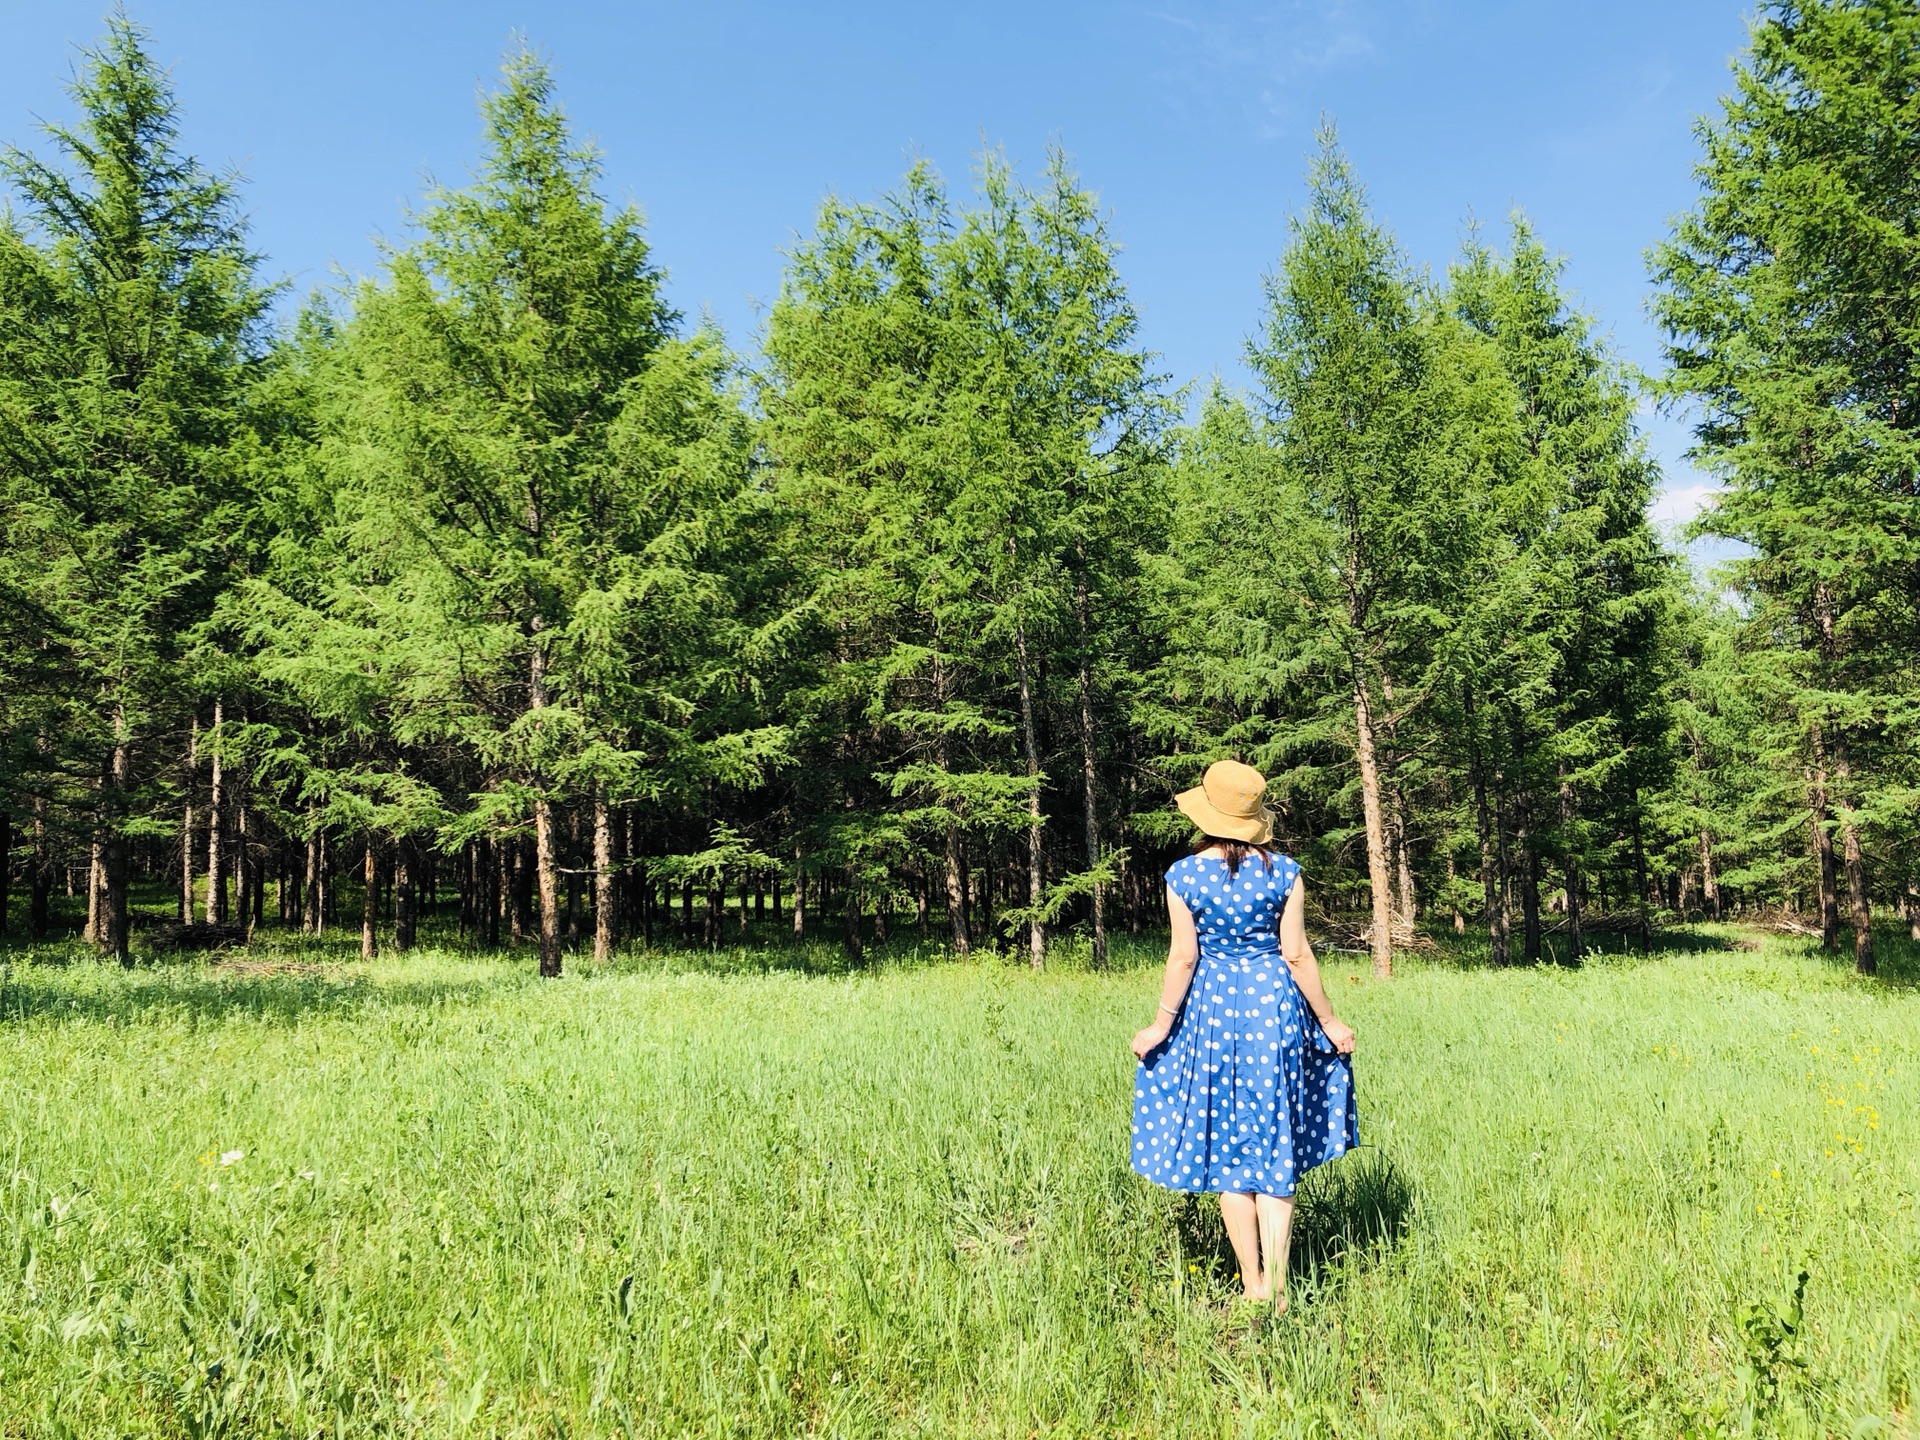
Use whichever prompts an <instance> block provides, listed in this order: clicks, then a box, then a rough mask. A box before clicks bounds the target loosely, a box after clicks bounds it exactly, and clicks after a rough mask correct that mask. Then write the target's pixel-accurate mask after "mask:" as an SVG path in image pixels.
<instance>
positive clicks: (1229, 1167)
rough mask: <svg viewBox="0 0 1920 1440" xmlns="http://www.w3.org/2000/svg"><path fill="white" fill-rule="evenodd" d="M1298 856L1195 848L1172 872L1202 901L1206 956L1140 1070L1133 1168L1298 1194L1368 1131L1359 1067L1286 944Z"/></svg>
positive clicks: (1206, 1185) (1192, 906)
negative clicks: (1308, 1176) (1296, 978)
mask: <svg viewBox="0 0 1920 1440" xmlns="http://www.w3.org/2000/svg"><path fill="white" fill-rule="evenodd" d="M1299 875H1300V867H1299V866H1298V865H1297V864H1295V863H1294V862H1293V861H1292V860H1290V859H1288V858H1287V857H1285V856H1283V855H1276V856H1274V857H1273V867H1272V869H1271V870H1269V869H1268V868H1267V867H1266V866H1265V865H1264V864H1263V863H1262V862H1261V859H1260V857H1259V855H1257V854H1256V855H1252V856H1250V857H1248V858H1247V859H1246V860H1244V861H1242V862H1241V865H1240V873H1239V874H1238V875H1233V874H1230V873H1229V872H1228V870H1227V862H1226V861H1224V860H1214V859H1209V858H1207V857H1204V856H1199V855H1190V856H1188V857H1187V858H1186V859H1184V860H1181V861H1180V862H1179V863H1177V864H1176V865H1174V866H1173V868H1172V869H1170V870H1168V871H1167V885H1168V887H1169V888H1170V889H1171V890H1172V891H1173V893H1174V894H1176V895H1178V896H1179V897H1180V898H1181V899H1182V900H1183V901H1185V902H1186V906H1187V908H1188V909H1189V910H1191V911H1192V912H1193V918H1194V924H1195V926H1196V927H1197V928H1198V930H1199V932H1200V959H1199V962H1198V963H1197V964H1196V965H1195V967H1194V972H1193V984H1192V985H1191V986H1190V987H1189V989H1188V991H1187V998H1186V1000H1185V1001H1184V1002H1183V1003H1182V1004H1181V1006H1180V1014H1179V1015H1178V1016H1177V1017H1176V1018H1175V1020H1174V1022H1173V1029H1172V1031H1171V1032H1170V1033H1169V1034H1168V1035H1167V1038H1166V1040H1165V1041H1164V1042H1162V1044H1161V1045H1160V1047H1159V1048H1158V1049H1156V1050H1151V1051H1149V1052H1148V1053H1147V1058H1146V1059H1145V1060H1143V1061H1141V1062H1140V1068H1139V1071H1138V1072H1137V1073H1136V1076H1135V1079H1134V1083H1133V1168H1134V1169H1135V1170H1138V1171H1139V1172H1140V1173H1141V1174H1142V1175H1144V1176H1146V1177H1147V1179H1149V1180H1151V1181H1153V1182H1154V1183H1155V1184H1156V1185H1164V1186H1166V1187H1167V1188H1168V1189H1169V1190H1192V1191H1205V1192H1211V1193H1219V1192H1227V1191H1231V1192H1237V1193H1240V1194H1256V1195H1291V1194H1293V1187H1294V1185H1295V1183H1296V1182H1297V1181H1298V1180H1299V1178H1300V1176H1302V1175H1304V1174H1305V1173H1306V1172H1307V1171H1309V1170H1311V1169H1312V1168H1313V1167H1314V1166H1316V1165H1321V1164H1324V1163H1325V1162H1327V1161H1328V1160H1331V1159H1333V1157H1334V1156H1336V1155H1340V1154H1343V1153H1344V1152H1346V1151H1347V1150H1349V1149H1351V1148H1352V1147H1353V1146H1354V1145H1356V1144H1358V1143H1359V1140H1360V1125H1359V1119H1358V1117H1357V1115H1356V1112H1355V1107H1354V1097H1353V1067H1352V1064H1351V1063H1350V1062H1349V1061H1348V1059H1347V1057H1346V1056H1344V1055H1341V1054H1338V1053H1337V1052H1336V1051H1335V1050H1334V1048H1333V1042H1332V1041H1331V1040H1329V1039H1327V1036H1326V1032H1325V1031H1323V1030H1322V1029H1321V1028H1320V1023H1319V1021H1317V1020H1315V1019H1314V1018H1313V1012H1312V1011H1311V1010H1310V1009H1308V1008H1307V1002H1306V997H1305V996H1303V995H1302V994H1301V993H1300V987H1299V986H1298V985H1296V984H1294V982H1293V973H1292V972H1291V971H1290V970H1288V968H1287V965H1286V962H1285V961H1284V960H1282V959H1281V958H1280V911H1281V910H1282V908H1283V907H1284V906H1285V905H1286V900H1287V894H1288V892H1289V891H1291V890H1292V889H1293V883H1294V881H1295V880H1296V879H1298V878H1299Z"/></svg>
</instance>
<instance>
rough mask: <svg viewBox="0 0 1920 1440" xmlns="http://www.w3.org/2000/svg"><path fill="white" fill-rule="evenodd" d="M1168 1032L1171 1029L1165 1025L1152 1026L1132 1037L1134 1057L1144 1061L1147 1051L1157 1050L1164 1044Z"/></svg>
mask: <svg viewBox="0 0 1920 1440" xmlns="http://www.w3.org/2000/svg"><path fill="white" fill-rule="evenodd" d="M1170 1031H1171V1027H1170V1026H1167V1025H1160V1024H1154V1025H1149V1026H1147V1028H1146V1029H1144V1030H1142V1031H1141V1032H1140V1033H1139V1034H1138V1035H1136V1036H1134V1037H1133V1053H1134V1055H1135V1057H1136V1058H1138V1059H1141V1060H1144V1059H1146V1058H1147V1052H1148V1051H1150V1050H1157V1049H1159V1048H1160V1046H1161V1045H1163V1044H1164V1043H1166V1038H1167V1036H1168V1034H1169V1033H1170Z"/></svg>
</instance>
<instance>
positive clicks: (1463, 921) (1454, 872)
mask: <svg viewBox="0 0 1920 1440" xmlns="http://www.w3.org/2000/svg"><path fill="white" fill-rule="evenodd" d="M1459 878H1460V871H1459V869H1458V868H1457V867H1456V865H1455V863H1454V856H1453V844H1452V842H1451V841H1449V842H1448V844H1447V896H1448V904H1449V905H1451V906H1452V908H1453V933H1454V934H1456V935H1464V934H1466V933H1467V917H1466V916H1465V915H1462V914H1461V913H1460V903H1459V901H1457V900H1455V899H1453V898H1452V897H1453V895H1454V893H1455V891H1454V888H1453V887H1454V884H1455V882H1456V881H1458V880H1459Z"/></svg>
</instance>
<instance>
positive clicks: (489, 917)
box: [478, 840, 520, 950]
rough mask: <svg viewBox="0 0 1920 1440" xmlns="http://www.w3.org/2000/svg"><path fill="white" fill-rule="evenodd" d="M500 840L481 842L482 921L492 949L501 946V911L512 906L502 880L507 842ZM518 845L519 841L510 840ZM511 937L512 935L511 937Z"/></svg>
mask: <svg viewBox="0 0 1920 1440" xmlns="http://www.w3.org/2000/svg"><path fill="white" fill-rule="evenodd" d="M507 843H509V842H503V841H500V840H483V841H481V842H480V849H479V855H478V858H479V861H480V923H481V926H482V927H483V930H484V932H485V934H486V937H487V946H488V948H490V949H494V950H498V949H499V948H500V912H501V911H502V910H506V909H511V908H512V903H513V902H512V900H511V898H510V897H509V895H508V893H507V889H506V885H505V883H504V881H503V880H502V874H503V870H502V861H501V856H503V855H504V854H505V853H506V844H507ZM510 843H512V844H513V845H515V846H516V847H517V846H518V845H519V843H520V842H519V841H517V840H515V841H512V842H510ZM509 938H511V937H509Z"/></svg>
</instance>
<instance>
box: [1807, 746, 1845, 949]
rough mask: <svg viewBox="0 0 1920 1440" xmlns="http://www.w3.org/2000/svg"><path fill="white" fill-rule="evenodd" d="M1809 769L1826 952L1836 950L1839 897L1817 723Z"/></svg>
mask: <svg viewBox="0 0 1920 1440" xmlns="http://www.w3.org/2000/svg"><path fill="white" fill-rule="evenodd" d="M1812 738H1813V769H1812V771H1811V772H1810V773H1809V777H1808V785H1807V799H1808V806H1809V808H1810V809H1811V811H1812V821H1813V858H1814V861H1815V863H1816V864H1817V866H1818V869H1819V875H1820V943H1821V944H1823V945H1825V946H1826V947H1827V949H1829V950H1838V949H1839V948H1840V895H1839V886H1838V885H1837V884H1836V883H1835V875H1834V863H1833V831H1832V830H1831V829H1829V828H1828V825H1827V757H1826V743H1825V736H1824V735H1823V734H1822V733H1821V728H1820V725H1819V723H1818V722H1815V724H1814V726H1813V735H1812Z"/></svg>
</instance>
